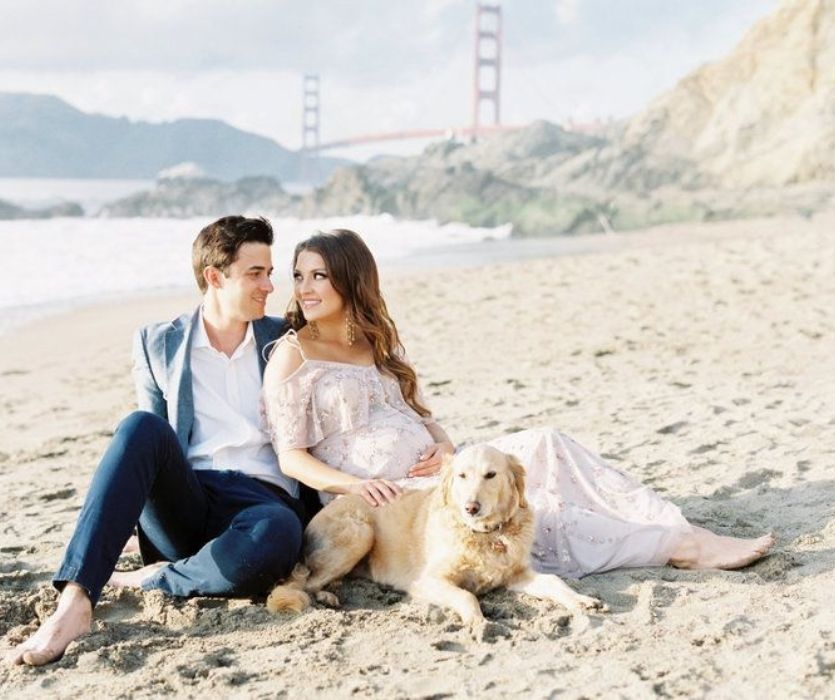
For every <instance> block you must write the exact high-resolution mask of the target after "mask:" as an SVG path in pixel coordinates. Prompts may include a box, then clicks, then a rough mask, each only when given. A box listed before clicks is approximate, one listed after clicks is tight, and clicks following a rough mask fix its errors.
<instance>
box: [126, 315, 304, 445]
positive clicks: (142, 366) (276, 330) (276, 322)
mask: <svg viewBox="0 0 835 700" xmlns="http://www.w3.org/2000/svg"><path fill="white" fill-rule="evenodd" d="M198 319H199V309H197V310H195V311H194V312H192V313H187V314H183V315H182V316H179V317H178V318H175V319H174V320H173V321H170V322H166V323H153V324H151V325H150V326H145V327H143V328H140V329H139V330H137V331H136V334H135V335H134V337H133V378H134V382H135V384H136V401H137V404H138V405H139V409H140V410H142V411H150V412H151V413H155V414H156V415H158V416H159V417H160V418H164V419H165V420H167V421H168V422H169V423H170V424H171V427H172V428H174V432H176V433H177V438H178V439H179V441H180V446H181V447H182V448H183V454H188V440H189V435H190V434H191V428H192V426H193V425H194V394H193V393H192V388H191V336H192V333H193V331H194V325H195V323H197V321H198ZM289 328H290V326H289V324H288V323H287V322H286V321H285V320H284V319H283V318H280V317H275V316H264V318H260V319H258V320H256V321H253V322H252V330H253V334H254V335H255V345H256V346H257V348H258V363H259V366H260V368H261V376H262V377H263V375H264V367H266V364H267V362H266V360H265V359H264V347H265V346H266V345H267V344H268V343H270V342H272V341H273V340H275V339H276V338H279V337H281V336H282V335H283V334H284V333H286V332H287V330H288V329H289Z"/></svg>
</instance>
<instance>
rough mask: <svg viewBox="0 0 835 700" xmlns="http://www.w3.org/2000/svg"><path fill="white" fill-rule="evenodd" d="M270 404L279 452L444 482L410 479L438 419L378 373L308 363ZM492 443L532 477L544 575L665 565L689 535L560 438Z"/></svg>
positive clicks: (536, 561)
mask: <svg viewBox="0 0 835 700" xmlns="http://www.w3.org/2000/svg"><path fill="white" fill-rule="evenodd" d="M289 342H295V339H292V336H291V339H290V340H289ZM263 401H264V408H265V412H266V416H267V420H268V422H269V425H270V431H271V435H272V439H273V445H274V447H275V450H276V452H277V453H281V451H282V450H287V449H292V448H306V449H307V450H308V451H309V452H310V454H312V455H313V456H314V457H316V458H317V459H319V460H321V461H322V462H325V463H326V464H328V465H329V466H331V467H334V468H336V469H340V470H341V471H344V472H347V473H349V474H353V475H354V476H357V477H359V478H361V479H370V478H385V479H390V480H392V481H396V482H397V483H399V484H400V485H401V486H404V487H406V488H426V487H428V486H433V485H434V484H435V483H437V478H436V477H426V478H420V479H414V478H407V477H405V474H406V472H407V470H408V469H409V467H411V466H412V465H413V464H415V463H416V462H417V461H418V458H419V456H420V455H421V454H422V453H423V452H424V450H426V448H427V447H429V446H430V445H432V444H433V442H434V441H433V439H432V436H431V435H430V434H429V431H428V430H427V429H426V425H427V424H428V423H431V422H433V421H434V419H433V418H431V417H429V418H423V417H421V416H420V415H419V414H418V413H417V412H415V411H414V410H413V409H412V408H411V407H410V406H409V405H408V404H407V403H406V401H405V400H404V399H403V395H402V393H401V392H400V386H399V384H398V382H397V380H396V379H395V378H394V377H392V376H389V375H388V374H384V373H382V372H380V371H379V370H378V369H377V368H376V367H375V366H373V365H371V366H361V365H351V364H345V363H341V362H329V361H323V360H311V359H305V360H304V362H303V364H302V365H301V366H300V367H299V368H298V370H296V372H294V373H293V374H292V375H290V376H289V377H288V378H287V379H285V380H284V381H282V382H278V383H276V382H272V383H270V382H269V381H268V382H267V383H266V384H265V386H264V395H263ZM489 444H490V445H493V446H494V447H496V448H498V449H500V450H502V451H504V452H508V453H511V454H514V455H516V457H518V458H519V459H520V460H521V462H522V464H524V465H525V468H526V470H527V477H528V478H527V494H526V495H527V497H528V500H529V502H530V504H531V506H532V507H533V509H534V512H535V514H536V540H535V542H534V547H533V551H532V552H531V564H532V566H533V568H534V569H536V570H538V571H545V572H550V573H556V574H559V575H561V576H567V577H572V578H579V577H581V576H585V575H587V574H591V573H596V572H601V571H608V570H609V569H615V568H619V567H627V566H662V565H664V564H666V563H667V561H669V559H670V555H671V554H672V552H673V551H674V549H675V547H676V545H677V543H678V541H679V539H680V537H681V536H682V534H684V533H686V532H688V531H689V530H690V526H689V525H688V523H687V521H686V520H685V518H684V517H683V516H682V514H681V512H680V511H679V509H678V508H677V507H676V506H675V505H673V504H672V503H670V502H669V501H666V500H665V499H663V498H661V497H660V496H659V495H658V494H656V493H655V492H654V491H653V490H652V489H650V488H649V487H647V486H643V485H642V484H640V483H638V482H637V481H635V480H634V479H632V478H631V477H630V476H628V475H626V474H624V473H623V472H620V471H619V470H617V469H615V468H613V467H611V466H610V465H608V464H606V462H605V461H603V460H602V459H601V458H600V457H599V456H597V455H595V454H593V453H592V452H589V451H588V450H587V449H585V448H584V447H583V446H582V445H579V444H578V443H576V442H575V441H574V440H572V439H571V438H570V437H568V436H567V435H563V434H562V433H559V432H558V431H556V430H552V429H534V430H524V431H521V432H517V433H513V434H511V435H506V436H503V437H500V438H498V439H496V440H491V441H490V443H489ZM321 497H322V500H323V502H327V501H328V500H330V499H331V498H332V496H331V495H330V494H325V493H322V494H321Z"/></svg>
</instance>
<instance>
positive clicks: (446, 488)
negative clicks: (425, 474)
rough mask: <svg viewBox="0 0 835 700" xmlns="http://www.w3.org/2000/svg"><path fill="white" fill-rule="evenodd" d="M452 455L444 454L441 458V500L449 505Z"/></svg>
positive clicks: (445, 504)
mask: <svg viewBox="0 0 835 700" xmlns="http://www.w3.org/2000/svg"><path fill="white" fill-rule="evenodd" d="M452 462H453V456H452V455H448V454H445V455H444V456H443V457H442V459H441V502H442V503H443V504H444V506H448V505H449V499H450V490H451V489H452V476H453V472H454V470H453V468H452Z"/></svg>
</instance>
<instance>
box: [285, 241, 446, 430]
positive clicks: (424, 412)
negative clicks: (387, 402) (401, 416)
mask: <svg viewBox="0 0 835 700" xmlns="http://www.w3.org/2000/svg"><path fill="white" fill-rule="evenodd" d="M305 250H307V251H311V252H314V253H318V254H319V255H321V256H322V259H323V260H324V261H325V266H326V267H327V270H328V276H329V277H330V281H331V284H332V285H333V288H334V289H335V290H336V291H337V293H338V294H339V296H341V297H342V299H343V300H344V301H345V305H346V307H347V310H348V312H349V313H350V314H351V318H352V320H353V321H354V324H355V325H356V329H357V331H359V332H361V333H363V334H365V337H366V338H368V341H369V343H371V348H372V351H373V353H374V364H375V365H377V368H378V369H380V370H381V371H385V372H388V373H389V374H391V375H392V376H393V377H394V378H395V379H397V381H398V383H399V384H400V391H401V392H403V398H404V399H406V403H408V404H409V405H410V406H411V407H412V408H413V409H415V411H417V412H418V413H419V414H420V415H421V416H428V415H431V413H430V411H429V409H427V408H426V407H425V406H424V405H423V404H421V402H420V401H419V400H418V390H417V376H416V375H415V371H414V370H413V369H412V367H411V365H409V363H408V362H406V361H405V360H404V359H403V358H404V356H405V352H404V350H403V344H402V343H401V342H400V336H399V335H398V333H397V327H396V326H395V325H394V321H393V320H392V318H391V316H389V312H388V309H387V308H386V302H385V300H384V299H383V295H382V294H381V293H380V276H379V273H378V272H377V263H376V262H375V261H374V256H373V255H371V251H370V250H369V249H368V246H367V245H365V242H364V241H363V240H362V238H360V237H359V236H358V235H357V234H356V233H354V232H353V231H349V230H348V229H342V228H338V229H334V230H333V231H327V232H319V233H315V234H314V235H312V236H311V237H310V238H308V239H306V240H304V241H301V242H300V243H299V244H298V245H297V246H296V250H295V252H294V253H293V269H294V270H295V268H296V261H297V260H298V259H299V254H300V253H301V252H302V251H305ZM287 320H288V321H289V322H290V325H291V326H292V327H293V328H294V329H295V330H299V329H301V328H303V327H304V326H306V325H307V321H306V320H305V318H304V314H303V313H302V309H301V307H300V306H299V303H298V301H297V300H296V299H295V297H294V298H293V299H292V300H291V301H290V305H289V306H288V308H287Z"/></svg>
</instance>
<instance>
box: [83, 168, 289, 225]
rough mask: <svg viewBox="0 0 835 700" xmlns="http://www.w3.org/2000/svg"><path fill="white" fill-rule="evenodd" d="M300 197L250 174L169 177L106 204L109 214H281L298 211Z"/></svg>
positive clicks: (157, 215)
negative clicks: (235, 177) (233, 177)
mask: <svg viewBox="0 0 835 700" xmlns="http://www.w3.org/2000/svg"><path fill="white" fill-rule="evenodd" d="M297 204H298V198H297V197H293V196H292V195H290V194H288V193H287V192H285V191H284V189H282V187H281V184H280V183H279V182H278V180H275V179H274V178H271V177H247V178H242V179H240V180H237V181H236V182H232V183H226V182H220V181H218V180H212V179H210V178H205V177H203V178H193V177H166V178H161V179H160V180H158V181H157V183H156V186H155V187H154V189H153V190H150V191H147V192H138V193H136V194H133V195H130V196H129V197H125V198H124V199H120V200H117V201H115V202H111V203H109V204H107V205H105V206H104V207H103V208H102V210H101V212H99V214H100V215H101V216H108V217H135V216H143V217H172V218H187V217H192V216H206V217H220V216H224V215H226V214H230V213H235V214H238V213H255V214H259V215H262V214H263V215H268V216H282V215H288V214H292V213H294V212H295V210H296V207H297Z"/></svg>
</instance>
